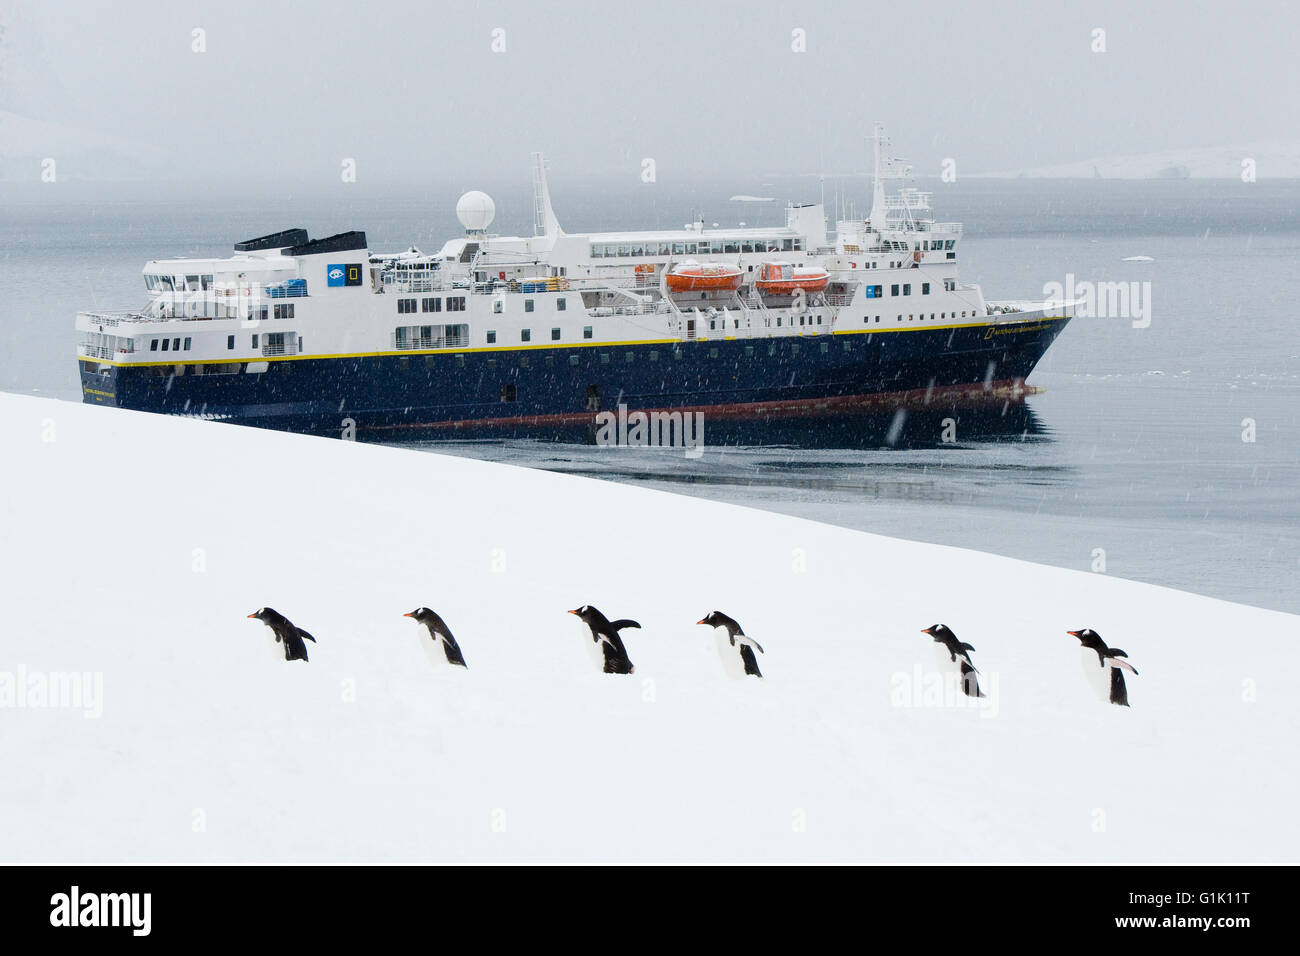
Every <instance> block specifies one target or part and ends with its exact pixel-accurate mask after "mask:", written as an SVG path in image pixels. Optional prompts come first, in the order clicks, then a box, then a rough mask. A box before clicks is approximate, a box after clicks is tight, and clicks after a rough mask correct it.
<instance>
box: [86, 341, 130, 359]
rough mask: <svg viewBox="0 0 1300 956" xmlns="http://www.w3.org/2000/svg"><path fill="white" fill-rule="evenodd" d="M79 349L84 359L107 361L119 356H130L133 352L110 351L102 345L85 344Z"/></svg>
mask: <svg viewBox="0 0 1300 956" xmlns="http://www.w3.org/2000/svg"><path fill="white" fill-rule="evenodd" d="M77 348H79V349H80V350H81V354H82V356H83V357H84V358H97V359H104V360H105V361H107V360H109V359H113V358H116V357H117V356H118V355H119V354H120V355H129V354H131V351H132V350H131V349H110V348H105V347H104V346H102V345H85V344H81V345H78V346H77Z"/></svg>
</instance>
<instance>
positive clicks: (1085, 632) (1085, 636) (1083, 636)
mask: <svg viewBox="0 0 1300 956" xmlns="http://www.w3.org/2000/svg"><path fill="white" fill-rule="evenodd" d="M1065 633H1066V634H1069V635H1070V636H1071V637H1077V638H1078V639H1079V641H1080V642H1081V643H1087V642H1088V641H1099V640H1101V635H1100V634H1098V633H1097V632H1096V631H1094V630H1093V629H1092V628H1090V627H1085V628H1083V629H1082V630H1078V631H1066V632H1065Z"/></svg>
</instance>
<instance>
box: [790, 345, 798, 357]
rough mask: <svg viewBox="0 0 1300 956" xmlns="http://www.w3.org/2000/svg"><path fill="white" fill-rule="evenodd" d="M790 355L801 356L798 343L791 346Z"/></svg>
mask: <svg viewBox="0 0 1300 956" xmlns="http://www.w3.org/2000/svg"><path fill="white" fill-rule="evenodd" d="M790 354H791V355H798V354H799V343H798V342H795V343H794V344H793V345H791V346H790Z"/></svg>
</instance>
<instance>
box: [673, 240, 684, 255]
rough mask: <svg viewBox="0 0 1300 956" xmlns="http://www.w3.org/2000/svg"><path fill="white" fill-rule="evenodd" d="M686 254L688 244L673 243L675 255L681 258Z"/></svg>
mask: <svg viewBox="0 0 1300 956" xmlns="http://www.w3.org/2000/svg"><path fill="white" fill-rule="evenodd" d="M685 253H686V243H684V242H674V243H673V255H675V256H680V255H684V254H685Z"/></svg>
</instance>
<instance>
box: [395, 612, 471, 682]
mask: <svg viewBox="0 0 1300 956" xmlns="http://www.w3.org/2000/svg"><path fill="white" fill-rule="evenodd" d="M402 617H413V618H415V619H416V620H417V621H419V622H420V623H421V624H423V625H424V626H425V627H427V628H428V629H429V637H431V638H432V639H433V642H434V644H441V645H442V651H443V653H444V654H446V655H447V663H448V664H458V665H459V666H461V667H464V668H465V669H466V670H468V669H469V665H468V664H466V663H465V655H464V654H462V653H461V652H460V645H459V644H457V643H456V638H454V637H452V636H451V628H449V627H448V626H447V624H446V622H444V621H443V619H442V618H440V617H439V616H438V615H437V614H435V613H434V612H433V611H430V610H429V609H428V608H427V607H417V608H416V609H415V610H414V611H411V612H409V613H407V614H403V615H402ZM420 643H421V644H422V645H425V642H424V641H421V642H420ZM425 646H426V647H427V646H428V645H425ZM430 656H432V655H430Z"/></svg>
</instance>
